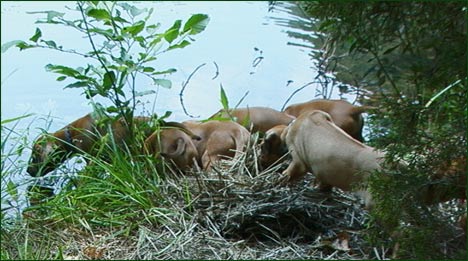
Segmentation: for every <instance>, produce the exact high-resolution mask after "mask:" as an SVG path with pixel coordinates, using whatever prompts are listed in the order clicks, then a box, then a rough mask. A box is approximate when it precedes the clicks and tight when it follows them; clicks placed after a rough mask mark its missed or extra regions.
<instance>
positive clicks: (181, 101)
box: [179, 63, 206, 118]
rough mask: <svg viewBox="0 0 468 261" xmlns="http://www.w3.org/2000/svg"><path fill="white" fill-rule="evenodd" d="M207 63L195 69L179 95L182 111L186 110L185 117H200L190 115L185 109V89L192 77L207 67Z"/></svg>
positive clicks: (183, 84)
mask: <svg viewBox="0 0 468 261" xmlns="http://www.w3.org/2000/svg"><path fill="white" fill-rule="evenodd" d="M205 64H206V63H203V64H201V65H199V66H198V67H197V68H195V70H193V72H192V73H191V74H190V75H189V77H188V78H187V81H185V82H184V83H182V89H181V90H180V93H179V98H180V104H181V105H182V109H183V110H184V113H185V115H187V116H189V117H191V118H198V117H200V116H197V117H196V116H193V115H191V114H189V113H188V112H187V109H186V108H185V104H184V97H183V96H184V91H185V88H186V87H187V84H188V83H189V81H190V79H191V78H192V76H193V75H194V74H195V73H196V72H197V71H198V70H199V69H200V68H201V67H203V66H205Z"/></svg>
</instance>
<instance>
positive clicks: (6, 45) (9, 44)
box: [2, 40, 28, 53]
mask: <svg viewBox="0 0 468 261" xmlns="http://www.w3.org/2000/svg"><path fill="white" fill-rule="evenodd" d="M20 45H28V44H27V43H26V42H25V41H20V40H15V41H10V42H7V43H4V44H2V53H4V52H6V51H7V50H8V49H10V48H11V47H13V46H16V47H18V48H20ZM20 49H21V48H20Z"/></svg>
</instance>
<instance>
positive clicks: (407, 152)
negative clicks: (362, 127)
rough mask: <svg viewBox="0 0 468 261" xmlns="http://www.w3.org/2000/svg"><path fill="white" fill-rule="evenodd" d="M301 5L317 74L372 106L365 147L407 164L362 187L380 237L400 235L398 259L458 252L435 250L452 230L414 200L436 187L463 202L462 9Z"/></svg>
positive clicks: (451, 5) (436, 211)
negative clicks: (367, 189) (370, 197)
mask: <svg viewBox="0 0 468 261" xmlns="http://www.w3.org/2000/svg"><path fill="white" fill-rule="evenodd" d="M299 5H300V6H301V7H302V8H303V10H305V12H306V13H307V14H308V15H309V16H310V17H312V18H314V20H313V21H314V30H315V32H314V35H315V36H316V37H315V38H314V39H313V40H312V42H313V45H314V47H315V49H314V50H313V51H312V56H313V57H314V58H315V59H316V61H317V62H316V65H317V68H318V70H319V77H322V78H326V77H329V75H330V74H332V75H333V76H332V77H333V78H334V79H336V80H337V82H339V84H341V85H342V84H345V85H346V86H347V87H348V91H353V92H355V93H356V94H358V96H359V101H360V102H361V103H364V104H371V105H374V106H377V107H379V108H380V112H379V113H375V114H371V115H370V117H369V118H370V122H369V123H370V125H371V127H370V129H371V134H370V138H371V140H370V143H371V144H373V145H374V146H377V147H380V148H385V150H386V151H387V152H388V153H387V155H388V156H389V157H388V161H396V160H401V159H403V160H405V161H406V162H408V163H409V167H408V169H406V170H402V171H400V172H397V173H386V175H385V174H380V175H375V176H373V178H372V179H371V181H370V186H371V189H372V191H373V194H374V196H375V198H376V200H377V206H378V207H377V208H376V209H375V211H373V212H374V213H373V217H374V218H376V220H378V222H377V223H380V225H382V224H385V225H384V226H383V228H382V227H380V228H379V229H383V232H382V231H380V232H378V233H377V234H379V233H380V234H379V235H378V237H380V239H385V238H389V236H390V235H391V234H392V233H393V232H394V231H398V233H399V235H400V243H401V249H400V254H401V255H402V256H403V257H405V256H406V257H413V258H414V257H419V258H437V257H439V258H447V257H453V256H454V255H455V256H456V255H457V254H460V253H447V252H445V253H443V251H441V249H442V247H441V246H440V245H437V243H436V242H437V236H442V235H441V233H442V234H443V233H448V231H451V230H449V229H447V224H446V223H444V222H443V221H442V220H443V219H442V217H444V215H445V216H447V213H446V211H445V210H440V208H437V207H433V206H427V205H425V204H423V202H422V201H424V200H421V199H422V198H424V193H425V191H427V189H428V187H430V186H438V187H439V188H441V191H444V193H445V194H444V197H445V198H460V197H461V198H463V197H464V198H466V191H465V190H464V188H466V176H465V175H466V111H467V105H466V104H467V103H466V101H467V99H466V98H467V96H466V90H467V89H466V83H467V64H466V63H467V55H466V49H467V48H466V47H467V38H466V29H467V27H466V11H467V6H466V3H463V2H460V1H445V2H393V1H391V2H388V1H384V2H362V1H352V2H341V1H333V2H330V1H320V2H300V3H299ZM460 159H461V160H460ZM455 162H460V163H459V164H458V163H457V164H458V165H457V164H455ZM453 166H455V167H453ZM449 170H450V171H449ZM452 170H453V171H452ZM451 172H453V173H451ZM388 174H391V175H388ZM446 174H447V175H446ZM448 174H451V175H452V177H447V176H450V175H448ZM435 176H438V177H435ZM441 176H442V177H441ZM453 176H454V177H453ZM388 177H392V178H388ZM435 183H437V184H436V185H434V184H435ZM460 189H463V193H461V195H460ZM434 201H435V202H437V200H434ZM426 203H427V202H426ZM432 203H433V202H432ZM460 212H466V206H464V207H462V209H461V210H458V213H457V214H459V213H460ZM452 219H454V218H452ZM374 235H375V234H374ZM444 236H447V235H444ZM423 239H424V242H422V241H423ZM380 242H382V241H380ZM462 255H465V257H466V252H465V253H464V254H462Z"/></svg>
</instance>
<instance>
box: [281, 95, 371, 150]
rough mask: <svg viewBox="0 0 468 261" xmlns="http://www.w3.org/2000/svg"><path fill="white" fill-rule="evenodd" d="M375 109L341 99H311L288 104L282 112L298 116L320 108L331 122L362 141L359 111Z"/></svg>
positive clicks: (361, 122)
mask: <svg viewBox="0 0 468 261" xmlns="http://www.w3.org/2000/svg"><path fill="white" fill-rule="evenodd" d="M370 109H375V107H371V106H354V105H352V104H351V103H349V102H347V101H343V100H323V99H319V100H312V101H309V102H304V103H298V104H293V105H290V106H288V107H287V108H286V109H285V110H284V112H285V113H287V114H289V115H292V116H295V117H299V115H301V114H303V113H305V112H309V111H312V110H321V111H324V112H326V113H328V114H330V116H331V118H332V119H333V122H334V123H335V124H336V125H337V126H338V127H340V128H341V129H343V130H344V131H345V132H346V133H348V134H349V135H351V137H353V138H355V139H357V140H358V141H361V142H362V141H363V138H362V127H363V119H362V116H361V113H363V112H365V111H367V110H370Z"/></svg>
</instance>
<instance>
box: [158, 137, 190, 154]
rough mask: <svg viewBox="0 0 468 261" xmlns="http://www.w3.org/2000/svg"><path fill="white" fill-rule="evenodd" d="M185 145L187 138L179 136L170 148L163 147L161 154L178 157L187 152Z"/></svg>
mask: <svg viewBox="0 0 468 261" xmlns="http://www.w3.org/2000/svg"><path fill="white" fill-rule="evenodd" d="M185 145H186V144H185V140H184V139H183V138H180V137H179V138H177V139H176V140H175V142H174V143H173V144H171V146H169V148H163V151H162V152H161V156H163V157H169V158H174V157H178V156H180V155H182V154H184V153H185V147H186V146H185Z"/></svg>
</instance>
